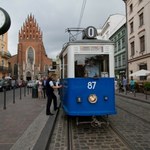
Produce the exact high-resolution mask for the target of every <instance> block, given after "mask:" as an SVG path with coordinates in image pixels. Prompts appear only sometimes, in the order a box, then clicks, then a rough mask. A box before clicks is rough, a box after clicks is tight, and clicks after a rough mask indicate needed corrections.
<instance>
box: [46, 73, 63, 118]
mask: <svg viewBox="0 0 150 150" xmlns="http://www.w3.org/2000/svg"><path fill="white" fill-rule="evenodd" d="M55 81H57V75H56V74H52V75H49V77H48V79H47V81H46V95H47V105H46V115H53V114H52V113H51V111H50V107H51V103H52V100H53V103H54V110H55V111H56V110H57V109H58V106H57V97H56V95H55V94H54V89H59V88H61V87H62V86H61V85H54V82H55Z"/></svg>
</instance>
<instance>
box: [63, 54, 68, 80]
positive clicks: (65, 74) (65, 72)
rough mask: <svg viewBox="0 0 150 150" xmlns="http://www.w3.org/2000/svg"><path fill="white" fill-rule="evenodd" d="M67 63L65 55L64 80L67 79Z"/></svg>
mask: <svg viewBox="0 0 150 150" xmlns="http://www.w3.org/2000/svg"><path fill="white" fill-rule="evenodd" d="M67 63H68V59H67V55H65V56H64V78H67V70H68V69H67V67H68V66H67Z"/></svg>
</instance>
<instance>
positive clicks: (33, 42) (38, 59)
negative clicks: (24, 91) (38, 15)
mask: <svg viewBox="0 0 150 150" xmlns="http://www.w3.org/2000/svg"><path fill="white" fill-rule="evenodd" d="M10 62H11V65H12V67H13V68H14V67H15V65H17V66H18V67H17V68H18V70H17V72H18V74H17V78H18V79H24V80H33V79H36V78H39V77H41V76H45V75H46V74H47V71H48V69H49V68H50V67H51V66H52V60H51V59H50V58H48V57H47V54H46V51H45V48H44V44H43V41H42V32H41V30H40V28H39V26H38V24H37V22H36V20H35V18H34V16H33V15H29V16H28V17H27V19H26V21H25V23H24V24H23V27H21V30H20V31H19V43H18V53H17V55H16V59H10ZM14 69H15V68H14ZM14 72H15V71H14ZM15 76H16V75H15Z"/></svg>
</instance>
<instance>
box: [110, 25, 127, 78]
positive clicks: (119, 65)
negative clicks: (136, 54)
mask: <svg viewBox="0 0 150 150" xmlns="http://www.w3.org/2000/svg"><path fill="white" fill-rule="evenodd" d="M126 31H127V28H126V23H124V24H123V25H122V26H121V27H120V28H119V29H118V30H117V31H116V32H115V33H114V34H113V35H112V36H111V37H110V38H109V39H110V40H112V41H113V42H114V44H115V51H114V57H115V75H116V77H117V78H119V79H122V77H123V76H127V67H128V66H127V63H126V62H127V45H126V43H127V38H126V34H127V33H126Z"/></svg>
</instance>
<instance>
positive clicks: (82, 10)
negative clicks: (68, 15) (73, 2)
mask: <svg viewBox="0 0 150 150" xmlns="http://www.w3.org/2000/svg"><path fill="white" fill-rule="evenodd" d="M86 1H87V0H83V3H82V7H81V12H80V18H79V22H78V26H77V28H80V26H81V22H82V18H83V14H84V10H85V6H86ZM80 33H81V31H80V32H79V31H78V32H77V33H76V34H75V36H76V38H77V37H78V35H79V34H80Z"/></svg>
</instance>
